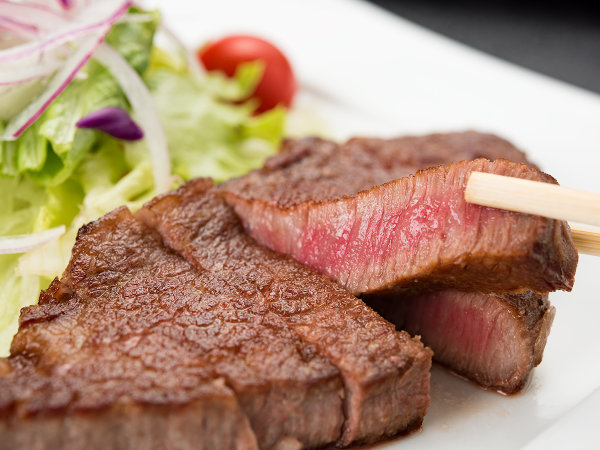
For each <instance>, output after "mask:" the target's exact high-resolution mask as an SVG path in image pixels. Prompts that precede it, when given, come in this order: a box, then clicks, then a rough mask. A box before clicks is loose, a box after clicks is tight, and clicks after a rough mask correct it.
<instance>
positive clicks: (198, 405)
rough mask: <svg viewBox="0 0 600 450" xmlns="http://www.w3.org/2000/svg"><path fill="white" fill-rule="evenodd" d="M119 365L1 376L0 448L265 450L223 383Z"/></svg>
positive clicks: (135, 365) (125, 363) (126, 363)
mask: <svg viewBox="0 0 600 450" xmlns="http://www.w3.org/2000/svg"><path fill="white" fill-rule="evenodd" d="M118 358H119V362H118V363H117V362H116V361H114V360H112V359H111V358H110V357H108V355H107V356H106V357H105V358H104V359H102V358H97V359H96V362H95V364H93V365H91V364H90V366H89V367H88V368H87V370H85V371H84V370H83V368H82V366H83V365H84V363H83V362H78V364H77V366H78V368H76V369H74V370H73V373H66V374H63V373H61V372H70V370H68V369H67V368H65V367H64V366H59V367H57V368H56V369H54V370H53V371H51V372H50V373H46V372H41V371H37V370H36V369H35V368H31V367H29V368H27V369H26V368H23V367H21V368H20V369H18V370H16V371H15V372H14V373H12V374H11V375H8V376H7V375H6V374H5V375H4V376H2V377H0V437H1V438H0V449H7V450H8V449H10V450H16V449H67V450H68V449H73V450H79V449H84V448H85V449H97V450H100V449H102V450H104V449H139V448H144V449H160V448H165V447H167V445H170V446H171V448H178V449H203V450H214V449H231V450H253V449H258V446H257V444H256V439H255V437H254V434H253V432H252V429H251V428H250V425H249V423H248V420H247V419H246V416H245V414H244V413H243V412H242V410H241V408H240V407H239V405H238V402H237V400H236V398H235V395H234V394H233V392H232V391H231V390H230V389H229V388H227V387H226V386H224V385H223V383H222V382H221V381H220V380H217V379H213V380H207V379H205V378H202V377H201V376H198V375H196V374H194V373H189V372H190V371H187V372H188V373H181V372H179V371H177V372H173V373H167V372H166V371H161V373H160V374H159V373H156V372H155V371H152V370H149V369H146V370H142V369H141V368H140V367H139V366H140V363H139V361H138V362H135V361H131V360H129V361H128V360H124V359H123V356H122V355H119V356H118ZM108 368H112V372H113V373H111V374H108V373H107V369H108ZM94 370H96V371H97V372H96V373H94ZM75 372H78V373H75ZM84 372H85V373H84ZM167 378H168V379H167ZM178 381H182V382H183V384H181V385H178V384H177V382H178ZM169 385H170V387H169Z"/></svg>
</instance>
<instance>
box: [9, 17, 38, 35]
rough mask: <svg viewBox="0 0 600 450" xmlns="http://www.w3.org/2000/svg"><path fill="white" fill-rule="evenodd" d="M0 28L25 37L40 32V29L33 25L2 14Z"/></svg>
mask: <svg viewBox="0 0 600 450" xmlns="http://www.w3.org/2000/svg"><path fill="white" fill-rule="evenodd" d="M0 28H2V29H4V30H8V31H12V32H13V33H15V34H18V35H20V36H25V37H31V36H35V35H37V34H38V33H39V32H40V29H39V28H38V27H37V26H35V25H32V24H29V23H25V22H21V21H19V20H16V19H13V18H12V17H7V16H3V15H0Z"/></svg>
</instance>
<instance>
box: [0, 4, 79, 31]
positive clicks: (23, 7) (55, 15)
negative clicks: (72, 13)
mask: <svg viewBox="0 0 600 450" xmlns="http://www.w3.org/2000/svg"><path fill="white" fill-rule="evenodd" d="M0 16H3V17H5V18H7V19H11V20H12V21H14V22H18V23H19V24H20V25H21V27H23V26H25V25H26V26H28V27H30V28H31V27H32V28H35V29H36V30H37V31H44V32H47V31H52V30H56V29H57V28H59V27H62V26H63V25H65V24H66V23H67V21H68V18H67V17H65V16H64V15H63V14H61V13H60V12H58V11H53V10H52V9H50V8H48V7H47V6H46V5H40V4H35V3H23V2H20V3H15V2H13V1H6V0H0Z"/></svg>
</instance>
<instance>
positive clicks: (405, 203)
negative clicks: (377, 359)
mask: <svg viewBox="0 0 600 450" xmlns="http://www.w3.org/2000/svg"><path fill="white" fill-rule="evenodd" d="M292 170H293V167H290V166H286V167H284V168H283V169H280V170H276V171H275V172H273V171H271V170H270V169H268V168H263V169H261V170H259V171H255V172H253V173H251V174H250V175H248V176H246V177H242V178H239V179H236V180H232V181H230V182H227V183H225V184H224V186H223V187H222V190H223V192H224V195H225V198H226V199H227V201H228V202H229V203H230V204H231V205H232V206H233V207H234V209H235V211H236V212H237V213H238V214H239V216H240V217H241V218H242V221H243V223H244V226H245V227H246V229H247V230H248V231H249V232H250V233H251V234H252V236H254V238H255V239H256V240H257V241H258V242H260V243H262V244H264V245H266V246H267V247H269V248H271V249H273V250H276V251H279V252H283V253H287V254H289V255H292V256H293V257H294V258H296V259H297V260H298V261H300V262H301V263H303V264H305V265H307V266H309V267H312V268H314V269H316V270H317V271H319V272H321V273H323V274H326V275H328V276H329V277H331V278H332V279H334V280H336V281H338V282H339V283H341V284H342V285H343V286H344V287H346V288H347V289H348V290H349V291H350V292H352V293H354V294H363V293H375V292H386V291H394V292H408V291H412V292H419V291H426V290H432V289H442V288H459V289H464V290H479V291H482V292H495V291H498V292H518V291H521V292H522V291H523V290H525V289H531V290H534V291H539V292H548V291H553V290H556V289H565V290H570V289H571V287H572V284H573V277H574V272H575V267H576V264H577V252H576V250H575V247H574V246H573V241H572V238H571V234H570V231H569V229H568V225H567V224H566V222H562V221H557V220H552V219H546V218H543V217H539V216H531V215H526V214H519V213H513V212H508V211H503V210H498V209H494V208H486V207H482V206H478V205H473V204H469V203H466V202H465V200H464V189H465V185H466V182H467V179H468V177H469V175H470V173H471V172H472V171H480V172H490V173H496V174H500V175H508V176H513V177H518V178H525V179H529V180H536V181H543V182H548V183H555V181H554V179H553V178H552V177H550V176H548V175H546V174H544V173H542V172H540V171H538V170H536V169H533V168H528V167H527V166H525V165H523V164H516V163H512V162H509V161H507V160H496V161H493V162H490V161H488V160H485V159H477V160H474V161H466V162H465V161H463V162H460V163H456V164H451V165H449V166H447V167H445V166H440V167H436V168H431V169H427V170H423V171H420V172H417V173H416V174H415V175H412V176H409V177H405V178H400V179H398V180H395V181H391V182H389V183H386V184H383V185H379V186H375V187H373V188H371V189H369V190H366V191H362V192H360V193H358V194H355V195H350V196H345V197H340V198H336V199H326V200H322V198H323V197H325V198H328V197H330V194H329V193H327V194H325V195H324V196H318V195H317V196H316V197H315V198H313V199H312V200H305V194H304V193H303V192H304V191H303V189H304V187H305V186H307V185H310V180H306V181H302V182H301V183H300V184H299V185H295V184H294V182H292V181H289V182H288V181H286V180H291V177H290V178H288V177H286V176H285V172H287V171H292ZM365 170H367V169H365ZM273 174H275V175H273ZM342 182H343V180H338V183H342ZM254 186H256V187H254ZM298 189H300V190H301V191H300V192H299V193H298ZM269 190H270V191H269ZM313 194H315V192H314V191H313ZM301 199H302V200H301Z"/></svg>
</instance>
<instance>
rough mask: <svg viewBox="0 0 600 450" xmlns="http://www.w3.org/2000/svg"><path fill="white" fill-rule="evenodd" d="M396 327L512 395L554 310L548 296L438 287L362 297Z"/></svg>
mask: <svg viewBox="0 0 600 450" xmlns="http://www.w3.org/2000/svg"><path fill="white" fill-rule="evenodd" d="M365 301H366V302H367V304H368V305H369V306H371V307H372V308H373V309H374V310H375V311H377V312H378V313H379V314H381V315H382V316H383V317H385V318H386V319H387V320H389V321H391V322H392V323H394V324H396V326H397V327H398V328H399V329H403V330H406V331H408V332H409V333H411V334H416V335H420V336H421V337H422V339H423V342H424V343H425V344H426V345H428V346H430V347H431V348H433V349H434V351H435V360H436V361H437V362H439V363H441V364H443V365H445V366H447V367H449V368H450V369H451V370H453V371H454V372H457V373H458V374H460V375H463V376H465V377H467V378H470V379H471V380H473V381H475V382H477V383H478V384H480V385H481V386H483V387H485V388H489V389H494V390H499V391H501V392H504V393H507V394H512V393H514V392H517V391H519V390H520V389H522V388H523V387H524V385H525V384H526V382H527V380H528V377H529V374H530V373H531V370H532V369H533V367H534V366H536V365H538V364H539V363H540V362H541V360H542V354H543V351H544V347H545V345H546V339H547V337H548V333H549V332H550V326H551V325H552V321H553V319H554V314H555V309H554V307H552V306H550V304H549V303H548V296H547V295H538V294H534V293H532V292H529V293H526V294H520V295H490V294H481V293H478V292H460V291H452V290H447V291H438V292H431V293H427V294H421V295H417V296H408V297H402V298H387V297H384V296H374V297H373V298H368V299H366V300H365Z"/></svg>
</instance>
